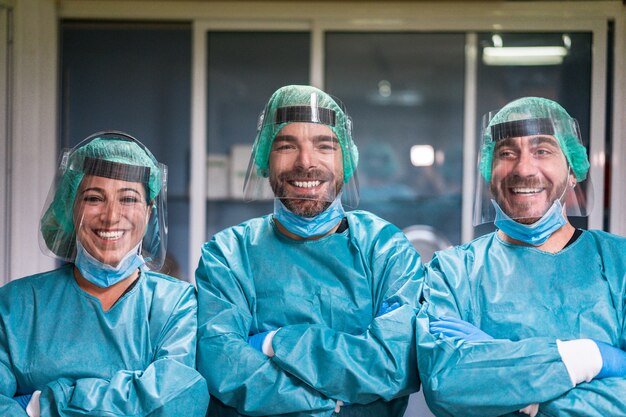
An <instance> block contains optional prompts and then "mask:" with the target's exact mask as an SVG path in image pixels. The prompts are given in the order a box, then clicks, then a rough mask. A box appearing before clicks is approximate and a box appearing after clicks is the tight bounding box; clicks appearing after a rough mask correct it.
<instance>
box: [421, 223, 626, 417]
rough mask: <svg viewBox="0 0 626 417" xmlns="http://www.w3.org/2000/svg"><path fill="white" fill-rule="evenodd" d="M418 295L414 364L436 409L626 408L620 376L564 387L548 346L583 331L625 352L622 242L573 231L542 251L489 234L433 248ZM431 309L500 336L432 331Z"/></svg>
mask: <svg viewBox="0 0 626 417" xmlns="http://www.w3.org/2000/svg"><path fill="white" fill-rule="evenodd" d="M423 294H424V298H425V302H424V304H423V306H422V309H421V310H420V313H419V315H418V320H417V321H418V323H417V335H418V362H419V370H420V376H421V378H422V382H423V384H424V392H425V396H426V400H427V402H428V404H429V406H430V407H431V409H432V410H433V412H434V413H435V414H436V415H438V416H467V417H472V416H480V417H488V416H499V415H505V414H507V413H514V412H515V411H516V410H519V409H521V408H523V407H525V406H527V405H529V404H532V403H539V404H540V407H539V415H540V416H551V417H555V416H578V417H584V416H590V417H591V416H598V417H600V416H605V417H606V416H625V415H626V400H625V399H626V378H606V379H601V380H593V381H591V382H589V383H583V384H579V385H577V386H576V387H575V388H573V387H572V382H571V380H570V378H569V376H568V373H567V370H566V368H565V365H564V364H563V362H562V361H561V357H560V355H559V353H558V350H557V346H556V339H560V340H571V339H579V338H593V339H598V340H601V341H604V342H607V343H610V344H611V345H613V346H616V347H619V348H621V349H623V350H626V327H625V326H626V324H625V323H626V306H625V297H626V239H624V238H622V237H619V236H615V235H611V234H608V233H604V232H600V231H583V233H582V234H581V235H580V236H579V238H578V239H577V240H576V241H575V242H573V243H572V244H571V245H569V246H568V247H566V248H564V249H563V250H562V251H560V252H558V253H554V254H552V253H546V252H542V251H540V250H538V249H536V248H533V247H528V246H520V245H514V244H509V243H506V242H504V241H503V240H501V239H500V238H499V237H498V236H497V234H496V233H492V234H489V235H486V236H483V237H481V238H478V239H476V240H474V241H473V242H471V243H469V244H467V245H463V246H460V247H455V248H451V249H449V250H446V251H442V252H438V253H437V254H436V255H435V257H434V258H433V260H432V261H431V263H430V264H429V265H428V266H427V269H426V275H425V279H424V293H423ZM441 316H452V317H457V318H461V319H463V320H465V321H468V322H470V323H472V324H474V325H476V326H478V327H479V328H481V329H482V330H483V331H485V332H486V333H488V334H490V335H491V336H493V337H494V338H496V339H509V340H492V341H483V342H462V341H460V340H458V339H450V338H446V337H444V336H442V335H438V336H437V337H434V336H433V335H431V334H430V333H429V332H428V325H429V318H433V317H441ZM516 415H517V414H516Z"/></svg>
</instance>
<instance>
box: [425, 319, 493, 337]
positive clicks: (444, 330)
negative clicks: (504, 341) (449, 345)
mask: <svg viewBox="0 0 626 417" xmlns="http://www.w3.org/2000/svg"><path fill="white" fill-rule="evenodd" d="M430 332H431V333H432V334H438V333H441V334H443V335H444V336H447V337H458V338H460V339H463V340H465V341H466V342H481V341H484V340H492V339H493V337H491V336H489V335H488V334H487V333H485V332H483V331H482V330H480V329H479V328H478V327H476V326H474V325H473V324H470V323H468V322H466V321H463V320H461V319H457V318H454V317H439V320H432V321H431V322H430Z"/></svg>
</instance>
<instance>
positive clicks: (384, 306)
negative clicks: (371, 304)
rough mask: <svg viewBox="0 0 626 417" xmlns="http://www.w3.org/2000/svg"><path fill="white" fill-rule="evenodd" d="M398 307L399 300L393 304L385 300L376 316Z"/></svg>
mask: <svg viewBox="0 0 626 417" xmlns="http://www.w3.org/2000/svg"><path fill="white" fill-rule="evenodd" d="M398 307H400V303H398V302H397V301H396V302H395V303H392V304H389V303H388V302H387V301H383V303H382V304H381V305H380V308H379V309H378V313H376V317H380V316H383V315H385V314H387V313H390V312H392V311H393V310H395V309H396V308H398Z"/></svg>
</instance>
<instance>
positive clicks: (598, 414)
mask: <svg viewBox="0 0 626 417" xmlns="http://www.w3.org/2000/svg"><path fill="white" fill-rule="evenodd" d="M624 398H626V378H604V379H594V380H592V381H591V382H588V383H583V384H580V385H577V386H576V387H575V388H574V389H572V390H571V391H569V392H567V393H565V394H564V395H562V396H560V397H558V398H556V399H554V400H552V401H548V402H546V403H543V404H540V405H539V413H538V414H537V415H538V416H540V417H541V416H544V417H557V416H558V417H605V416H624V415H626V402H625V401H624Z"/></svg>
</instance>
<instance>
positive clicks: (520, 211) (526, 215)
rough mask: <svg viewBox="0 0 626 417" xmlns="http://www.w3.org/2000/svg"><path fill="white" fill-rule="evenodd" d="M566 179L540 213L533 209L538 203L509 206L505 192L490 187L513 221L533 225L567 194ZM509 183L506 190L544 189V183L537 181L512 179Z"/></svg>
mask: <svg viewBox="0 0 626 417" xmlns="http://www.w3.org/2000/svg"><path fill="white" fill-rule="evenodd" d="M567 180H568V178H567V177H566V178H565V179H564V180H563V181H562V182H560V183H559V184H556V185H554V186H553V187H552V190H551V194H550V195H549V196H548V199H547V200H546V202H545V204H546V207H544V209H543V210H542V211H541V212H540V213H539V212H537V211H536V210H533V208H534V207H535V206H536V204H537V203H533V202H530V203H527V204H519V203H518V204H511V205H509V204H508V202H507V199H506V198H503V197H502V194H503V191H502V190H501V189H497V188H495V187H493V186H490V189H491V193H492V195H494V196H495V199H496V202H497V203H498V205H499V206H500V208H501V209H502V210H503V211H504V212H505V213H506V214H507V215H508V216H509V217H510V218H512V219H513V220H515V221H516V222H518V223H521V224H533V223H535V222H537V221H538V220H539V219H541V217H542V216H543V215H544V214H546V213H547V212H548V210H550V207H552V205H553V204H554V202H555V201H556V200H558V199H559V198H562V196H563V195H564V193H565V188H566V187H567ZM509 181H510V182H508V181H507V184H506V187H505V188H543V183H541V184H537V182H536V181H532V180H531V181H529V180H525V179H522V178H519V179H511V180H509ZM507 194H508V195H511V193H510V192H507Z"/></svg>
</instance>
